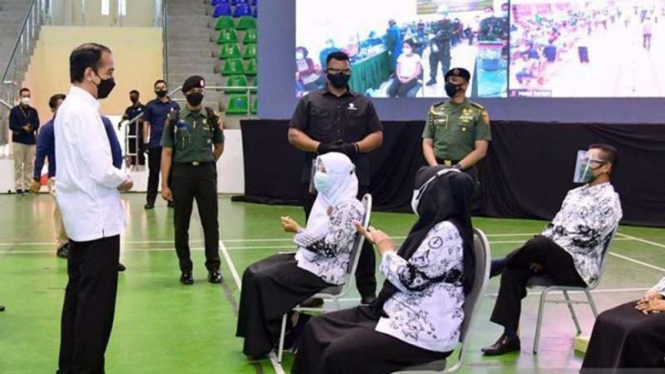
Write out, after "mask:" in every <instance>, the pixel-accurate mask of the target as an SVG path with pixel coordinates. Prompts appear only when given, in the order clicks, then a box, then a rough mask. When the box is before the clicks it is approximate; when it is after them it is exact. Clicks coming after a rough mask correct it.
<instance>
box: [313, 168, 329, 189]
mask: <svg viewBox="0 0 665 374" xmlns="http://www.w3.org/2000/svg"><path fill="white" fill-rule="evenodd" d="M314 188H316V191H318V192H319V193H325V192H326V191H328V189H329V188H330V176H329V175H328V174H326V173H323V172H320V171H317V172H316V173H314Z"/></svg>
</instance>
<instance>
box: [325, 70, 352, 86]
mask: <svg viewBox="0 0 665 374" xmlns="http://www.w3.org/2000/svg"><path fill="white" fill-rule="evenodd" d="M349 79H351V75H350V74H349V75H347V74H342V73H339V74H328V81H330V83H331V84H332V85H333V87H335V88H344V87H346V86H347V85H348V84H349Z"/></svg>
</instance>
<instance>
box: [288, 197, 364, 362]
mask: <svg viewBox="0 0 665 374" xmlns="http://www.w3.org/2000/svg"><path fill="white" fill-rule="evenodd" d="M362 204H363V207H364V208H365V216H364V217H363V222H362V225H363V227H364V228H365V229H367V228H368V227H369V220H370V216H371V215H372V195H370V194H365V196H363V199H362ZM364 243H365V237H364V236H362V235H360V234H356V238H355V241H354V245H353V251H352V252H351V261H350V262H349V267H348V269H347V271H346V274H347V275H346V276H347V281H346V283H344V284H342V285H339V286H333V287H328V288H326V289H323V290H321V292H319V293H317V294H315V295H314V296H312V298H318V299H323V300H324V301H325V300H328V301H332V302H333V304H334V310H338V309H340V303H339V301H340V299H342V298H343V297H344V296H346V294H347V293H348V292H349V290H350V289H351V286H353V280H354V277H355V274H356V269H357V268H358V261H359V260H360V252H361V251H362V248H363V244H364ZM292 310H293V311H294V312H325V309H324V308H323V305H322V306H321V307H316V308H304V307H301V306H296V307H295V308H293V309H292ZM287 318H288V313H287V314H284V316H282V329H281V331H280V333H279V346H278V348H277V362H279V363H282V357H283V355H284V338H285V336H286V319H287Z"/></svg>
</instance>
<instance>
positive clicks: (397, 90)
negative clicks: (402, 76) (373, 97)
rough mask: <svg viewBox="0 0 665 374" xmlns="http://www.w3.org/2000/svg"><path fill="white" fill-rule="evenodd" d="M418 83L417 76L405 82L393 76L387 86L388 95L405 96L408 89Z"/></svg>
mask: <svg viewBox="0 0 665 374" xmlns="http://www.w3.org/2000/svg"><path fill="white" fill-rule="evenodd" d="M416 85H418V78H414V79H411V80H410V81H408V82H406V83H402V82H400V80H399V79H398V78H397V77H395V78H394V79H393V82H392V83H391V84H390V87H388V96H390V97H406V96H407V94H408V93H409V91H411V90H412V89H413V88H414V87H416Z"/></svg>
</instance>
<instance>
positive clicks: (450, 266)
mask: <svg viewBox="0 0 665 374" xmlns="http://www.w3.org/2000/svg"><path fill="white" fill-rule="evenodd" d="M463 253H464V249H463V242H462V237H461V236H460V234H459V231H458V230H457V228H456V227H455V225H453V224H452V223H450V222H441V223H439V224H438V225H436V226H435V227H434V228H432V229H431V230H430V232H429V233H428V234H427V237H426V238H425V240H424V241H423V242H422V244H421V245H420V247H418V249H417V250H416V252H415V253H414V254H413V256H411V258H410V259H409V260H408V261H407V260H405V259H403V258H402V257H400V256H399V255H397V253H396V252H394V251H388V252H386V253H385V254H384V255H383V260H382V262H381V273H383V275H385V277H386V278H387V279H388V280H389V281H390V283H392V284H393V285H394V286H395V287H396V288H397V289H398V290H399V291H398V292H397V293H395V294H394V295H393V296H392V297H391V298H390V299H388V300H387V301H386V303H385V304H384V306H383V310H384V312H385V313H386V315H387V316H388V317H384V318H381V319H380V320H379V323H378V324H377V326H376V330H377V331H379V332H382V333H384V334H388V335H391V336H393V337H395V338H397V339H400V340H402V341H404V342H406V343H409V344H411V345H414V346H417V347H420V348H423V349H427V350H430V351H435V352H450V351H452V350H454V349H455V347H456V345H457V342H458V341H459V337H460V327H461V326H462V321H464V310H463V309H462V307H463V306H464V290H463V287H462V285H463V277H462V270H463V263H462V262H463V261H462V260H463ZM452 279H456V281H452Z"/></svg>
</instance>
